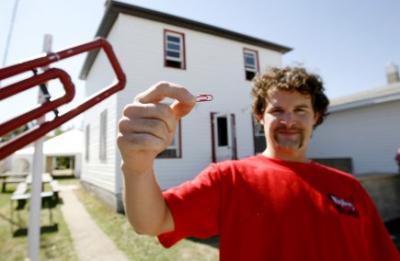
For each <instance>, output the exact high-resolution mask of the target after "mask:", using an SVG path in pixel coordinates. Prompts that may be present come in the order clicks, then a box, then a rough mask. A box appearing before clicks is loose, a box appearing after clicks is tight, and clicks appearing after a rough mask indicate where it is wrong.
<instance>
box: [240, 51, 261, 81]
mask: <svg viewBox="0 0 400 261" xmlns="http://www.w3.org/2000/svg"><path fill="white" fill-rule="evenodd" d="M243 58H244V70H245V73H246V80H248V81H251V80H252V79H253V78H254V76H255V75H256V74H257V72H258V69H259V68H258V67H259V66H258V52H257V51H255V50H250V49H247V48H244V49H243Z"/></svg>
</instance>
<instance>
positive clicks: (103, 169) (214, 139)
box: [81, 1, 291, 210]
mask: <svg viewBox="0 0 400 261" xmlns="http://www.w3.org/2000/svg"><path fill="white" fill-rule="evenodd" d="M96 36H101V37H105V38H106V39H107V40H108V41H109V42H110V43H111V44H112V45H113V49H114V51H115V53H116V55H117V57H118V58H119V61H120V63H121V65H122V68H123V69H124V71H125V73H126V76H127V86H126V88H125V89H124V90H123V91H121V92H119V93H117V94H116V95H114V96H112V97H110V98H109V99H107V100H105V101H104V102H102V103H101V104H98V105H97V106H96V107H94V108H92V109H91V110H89V111H88V112H86V113H85V115H84V126H85V142H86V144H85V147H86V149H85V157H84V160H83V164H82V166H83V168H82V176H81V179H82V181H83V183H84V184H85V185H86V186H87V187H88V188H90V189H93V190H95V191H97V194H98V195H100V196H101V197H102V198H103V199H104V200H105V201H106V202H108V203H109V204H110V205H112V206H114V207H116V208H117V209H118V210H122V204H121V203H122V201H121V191H122V179H121V171H120V163H121V159H120V155H119V152H118V148H117V146H116V136H117V124H118V120H119V118H120V117H121V114H122V110H123V107H124V105H126V104H127V103H129V102H131V101H132V100H133V97H134V96H135V95H136V94H138V93H139V92H141V91H143V90H145V89H147V88H148V87H149V86H151V85H153V84H154V83H156V82H158V81H160V80H166V81H171V82H175V83H179V84H181V85H184V86H185V87H187V88H188V89H189V90H190V91H191V92H192V93H193V94H203V93H207V94H212V95H213V96H214V100H213V101H212V102H208V103H201V104H198V105H196V107H195V108H194V110H193V112H192V113H191V114H190V115H188V116H187V117H185V118H183V119H182V120H181V122H180V124H179V128H178V130H177V134H176V137H175V139H174V142H173V144H172V145H171V146H170V147H169V148H168V149H167V150H166V151H165V152H163V153H162V154H161V155H159V158H158V159H157V160H156V163H155V170H156V173H157V175H158V176H157V178H158V181H159V183H160V185H161V187H162V188H163V189H166V188H168V187H171V186H175V185H178V184H180V183H181V182H183V181H185V180H188V179H191V178H193V177H194V176H195V175H196V174H198V173H199V171H201V170H202V169H203V168H204V167H206V166H207V165H208V164H210V163H211V162H214V161H220V160H223V159H233V158H241V157H245V156H249V155H253V154H254V153H255V152H256V151H260V150H261V149H262V147H263V145H262V144H261V145H260V140H263V138H260V137H259V135H257V131H256V130H257V128H254V126H253V121H252V117H251V109H250V103H251V99H250V80H251V79H252V77H253V76H254V75H255V73H257V72H259V71H264V70H265V69H266V68H267V67H269V66H280V65H281V63H282V55H283V54H284V53H286V52H288V51H290V50H291V49H290V48H288V47H285V46H282V45H278V44H275V43H271V42H269V41H265V40H262V39H258V38H255V37H251V36H248V35H244V34H241V33H237V32H233V31H229V30H226V29H222V28H218V27H215V26H212V25H208V24H204V23H200V22H196V21H192V20H189V19H186V18H182V17H177V16H173V15H169V14H165V13H161V12H158V11H154V10H149V9H145V8H141V7H138V6H133V5H129V4H126V3H122V2H117V1H109V2H108V3H107V7H106V11H105V14H104V17H103V19H102V21H101V24H100V26H99V29H98V31H97V33H96ZM81 78H82V79H85V80H86V91H87V95H88V96H89V95H92V94H93V93H95V92H97V91H99V90H100V89H102V88H103V87H104V86H106V85H108V84H109V83H111V82H112V80H113V79H114V76H113V74H112V71H111V70H110V67H109V65H108V62H107V60H106V57H105V56H104V54H103V53H101V52H97V53H96V52H93V53H91V54H89V55H88V57H87V58H86V60H85V63H84V65H83V68H82V71H81Z"/></svg>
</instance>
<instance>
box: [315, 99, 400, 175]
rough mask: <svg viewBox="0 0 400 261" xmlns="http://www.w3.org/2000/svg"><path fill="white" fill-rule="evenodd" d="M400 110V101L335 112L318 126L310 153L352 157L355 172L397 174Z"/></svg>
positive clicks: (316, 155)
mask: <svg viewBox="0 0 400 261" xmlns="http://www.w3.org/2000/svg"><path fill="white" fill-rule="evenodd" d="M399 112H400V101H396V102H388V103H384V104H378V105H374V106H369V107H364V108H358V109H352V110H346V111H339V112H335V113H332V114H331V115H329V116H328V118H327V120H326V122H324V123H323V124H322V125H321V126H319V127H318V128H317V129H316V131H315V133H314V137H313V141H312V144H311V146H310V149H309V156H310V157H315V158H333V157H351V158H352V159H353V167H354V173H355V174H363V173H369V172H392V173H395V172H397V166H396V162H395V160H394V157H395V154H396V150H397V148H398V147H399V146H400V113H399Z"/></svg>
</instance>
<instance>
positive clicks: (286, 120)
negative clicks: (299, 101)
mask: <svg viewBox="0 0 400 261" xmlns="http://www.w3.org/2000/svg"><path fill="white" fill-rule="evenodd" d="M295 122H296V120H295V118H294V115H293V113H291V112H285V113H283V114H282V118H281V123H282V124H285V125H286V126H288V127H291V126H293V125H294V124H295Z"/></svg>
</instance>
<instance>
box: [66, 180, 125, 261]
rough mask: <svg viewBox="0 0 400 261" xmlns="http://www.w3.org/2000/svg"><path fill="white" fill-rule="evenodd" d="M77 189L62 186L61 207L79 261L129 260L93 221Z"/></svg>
mask: <svg viewBox="0 0 400 261" xmlns="http://www.w3.org/2000/svg"><path fill="white" fill-rule="evenodd" d="M76 188H77V187H76V186H62V188H61V198H62V200H63V201H64V204H62V206H61V211H62V213H63V215H64V219H65V222H66V223H67V226H68V228H69V231H70V233H71V236H72V240H73V242H74V247H75V250H76V252H77V254H78V257H79V260H81V261H86V260H96V261H98V260H107V261H108V260H121V261H123V260H128V258H127V257H126V256H125V254H124V253H122V252H121V251H120V250H119V249H118V248H117V247H116V246H115V245H114V243H113V242H112V241H111V240H110V239H109V238H108V236H107V235H106V234H105V233H104V232H103V231H102V230H101V229H100V228H99V227H97V225H96V224H95V223H94V221H93V220H92V219H91V217H90V215H89V213H88V212H87V211H86V209H85V208H84V206H83V205H82V203H81V202H80V201H79V200H78V198H77V197H76V195H75V193H74V192H73V190H74V189H76Z"/></svg>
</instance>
